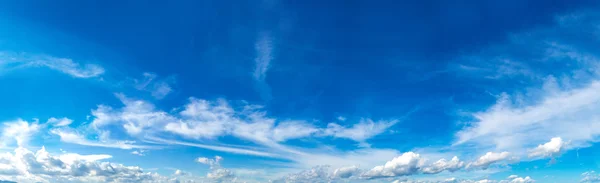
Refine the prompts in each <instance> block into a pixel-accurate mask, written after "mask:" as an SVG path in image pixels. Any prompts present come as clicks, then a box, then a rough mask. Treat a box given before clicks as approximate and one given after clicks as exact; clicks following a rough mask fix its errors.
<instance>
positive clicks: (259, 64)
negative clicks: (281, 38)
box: [252, 32, 274, 100]
mask: <svg viewBox="0 0 600 183" xmlns="http://www.w3.org/2000/svg"><path fill="white" fill-rule="evenodd" d="M254 49H255V51H256V58H254V63H255V67H254V72H253V74H252V76H253V77H254V80H255V81H256V87H257V89H258V91H259V92H260V94H261V97H262V98H263V99H264V100H270V99H271V88H270V87H269V85H268V84H267V82H266V81H265V79H266V77H267V71H268V70H269V68H270V66H271V61H272V60H273V58H274V55H273V38H272V37H271V35H270V33H269V32H262V33H261V34H260V35H259V37H258V39H257V40H256V43H255V44H254Z"/></svg>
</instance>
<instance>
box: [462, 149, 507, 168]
mask: <svg viewBox="0 0 600 183" xmlns="http://www.w3.org/2000/svg"><path fill="white" fill-rule="evenodd" d="M509 156H510V153H509V152H500V153H494V152H488V153H485V155H483V156H481V157H479V158H478V159H477V160H476V161H474V162H471V163H469V164H468V165H467V167H469V168H482V169H487V168H488V167H489V166H490V165H491V164H493V163H496V162H499V161H503V160H507V159H509Z"/></svg>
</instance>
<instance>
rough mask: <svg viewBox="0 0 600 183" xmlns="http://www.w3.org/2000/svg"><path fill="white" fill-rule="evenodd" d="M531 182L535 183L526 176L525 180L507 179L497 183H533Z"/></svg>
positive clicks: (517, 178) (520, 178)
mask: <svg viewBox="0 0 600 183" xmlns="http://www.w3.org/2000/svg"><path fill="white" fill-rule="evenodd" d="M533 182H535V180H533V179H532V178H531V177H529V176H527V177H525V178H523V177H512V178H511V177H509V178H508V180H501V181H500V182H499V183H533Z"/></svg>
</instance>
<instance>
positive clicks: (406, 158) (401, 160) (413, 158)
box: [361, 152, 425, 178]
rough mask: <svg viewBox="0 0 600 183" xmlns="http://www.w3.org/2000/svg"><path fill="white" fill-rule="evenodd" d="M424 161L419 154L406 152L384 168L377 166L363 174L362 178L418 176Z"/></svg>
mask: <svg viewBox="0 0 600 183" xmlns="http://www.w3.org/2000/svg"><path fill="white" fill-rule="evenodd" d="M424 163H425V162H424V160H423V159H421V156H420V155H419V154H416V153H413V152H406V153H404V154H402V155H401V156H398V157H396V158H394V159H392V160H391V161H388V162H387V163H385V165H383V166H376V167H374V168H372V169H371V170H369V171H367V172H365V173H363V174H362V175H361V176H362V177H366V178H380V177H396V176H405V175H412V174H417V173H418V172H419V169H420V167H422V166H423V165H424Z"/></svg>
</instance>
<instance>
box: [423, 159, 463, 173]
mask: <svg viewBox="0 0 600 183" xmlns="http://www.w3.org/2000/svg"><path fill="white" fill-rule="evenodd" d="M464 166H465V163H464V162H462V161H460V160H459V159H458V157H456V156H454V157H453V158H452V159H451V160H450V161H447V160H446V159H440V160H438V161H436V162H435V163H433V164H431V165H430V166H426V167H423V168H422V169H421V171H422V172H423V173H427V174H436V173H440V172H442V171H444V170H448V171H450V172H454V171H457V170H460V169H462V168H463V167H464Z"/></svg>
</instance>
